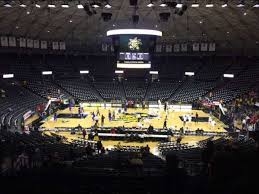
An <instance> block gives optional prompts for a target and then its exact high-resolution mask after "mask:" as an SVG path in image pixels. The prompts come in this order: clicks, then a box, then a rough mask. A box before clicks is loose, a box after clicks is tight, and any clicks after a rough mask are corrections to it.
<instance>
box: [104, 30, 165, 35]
mask: <svg viewBox="0 0 259 194" xmlns="http://www.w3.org/2000/svg"><path fill="white" fill-rule="evenodd" d="M121 34H140V35H152V36H162V32H161V31H159V30H147V29H117V30H109V31H107V36H112V35H121Z"/></svg>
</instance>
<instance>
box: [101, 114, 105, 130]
mask: <svg viewBox="0 0 259 194" xmlns="http://www.w3.org/2000/svg"><path fill="white" fill-rule="evenodd" d="M104 119H105V117H104V116H103V115H102V116H101V126H102V127H103V124H104Z"/></svg>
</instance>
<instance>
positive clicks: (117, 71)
mask: <svg viewBox="0 0 259 194" xmlns="http://www.w3.org/2000/svg"><path fill="white" fill-rule="evenodd" d="M115 73H116V74H122V73H124V71H123V70H115Z"/></svg>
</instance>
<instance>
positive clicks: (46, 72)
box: [42, 71, 52, 75]
mask: <svg viewBox="0 0 259 194" xmlns="http://www.w3.org/2000/svg"><path fill="white" fill-rule="evenodd" d="M42 75H52V71H43V72H42Z"/></svg>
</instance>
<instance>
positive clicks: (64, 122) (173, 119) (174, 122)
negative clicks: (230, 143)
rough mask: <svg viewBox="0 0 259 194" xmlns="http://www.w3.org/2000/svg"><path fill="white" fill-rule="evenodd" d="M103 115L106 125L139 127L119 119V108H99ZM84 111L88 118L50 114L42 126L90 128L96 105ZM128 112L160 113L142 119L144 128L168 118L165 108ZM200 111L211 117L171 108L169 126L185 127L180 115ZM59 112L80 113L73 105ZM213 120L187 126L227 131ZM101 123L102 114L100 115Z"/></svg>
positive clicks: (132, 122) (131, 111)
mask: <svg viewBox="0 0 259 194" xmlns="http://www.w3.org/2000/svg"><path fill="white" fill-rule="evenodd" d="M98 109H99V112H100V114H101V115H104V117H105V120H104V127H121V126H123V125H124V127H125V128H132V127H138V126H139V123H138V122H137V121H130V122H128V121H125V120H121V119H118V118H119V117H121V116H122V114H120V113H117V112H118V108H101V107H100V108H98ZM109 110H110V111H111V112H113V111H115V112H116V119H117V120H114V121H109V119H108V111H109ZM84 112H85V113H87V114H88V116H87V117H86V118H82V119H81V118H58V119H57V121H54V119H53V115H51V116H49V117H48V118H47V119H46V120H45V121H44V122H43V124H42V125H41V127H42V128H45V129H55V128H74V127H77V126H78V125H79V124H80V125H81V126H82V127H83V128H90V127H91V126H93V125H94V121H93V120H92V115H91V112H95V114H96V113H97V108H96V107H84ZM127 112H128V113H146V114H157V115H159V116H158V117H156V118H152V119H146V120H143V121H141V124H142V126H143V128H148V126H149V125H150V124H152V125H153V127H154V128H163V124H164V120H165V118H166V112H165V111H164V110H163V109H142V108H129V109H128V110H127ZM196 113H198V115H199V117H209V114H207V113H205V112H203V111H201V110H192V111H188V112H175V111H171V110H169V111H168V113H167V127H174V128H178V129H179V128H181V127H183V122H182V121H181V119H180V116H183V115H186V114H191V115H192V116H193V117H195V114H196ZM57 114H68V115H70V114H78V107H73V108H72V111H71V112H70V111H69V109H68V108H67V109H64V110H60V111H58V112H57ZM212 118H213V120H215V121H216V125H215V126H211V125H210V124H209V123H207V122H198V123H195V122H187V123H186V125H185V128H187V127H188V129H189V130H190V131H195V130H196V129H197V128H199V129H203V130H204V131H206V132H209V131H216V132H226V131H225V129H224V127H226V126H225V124H224V123H222V122H221V121H219V120H218V119H217V118H215V117H212ZM99 123H100V116H99Z"/></svg>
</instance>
